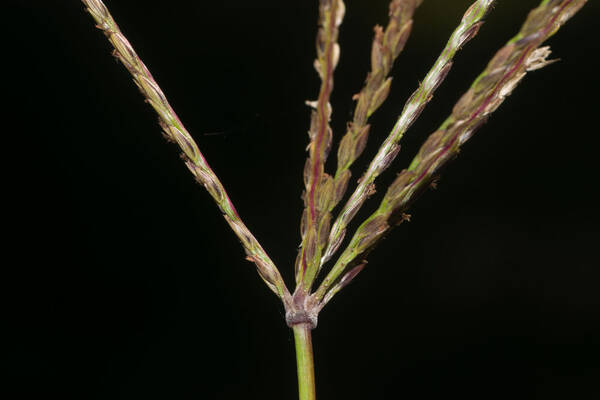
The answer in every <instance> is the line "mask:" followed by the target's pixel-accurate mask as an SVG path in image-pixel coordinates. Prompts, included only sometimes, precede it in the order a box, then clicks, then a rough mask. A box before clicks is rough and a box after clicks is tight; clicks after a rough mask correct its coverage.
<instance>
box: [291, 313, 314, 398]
mask: <svg viewBox="0 0 600 400" xmlns="http://www.w3.org/2000/svg"><path fill="white" fill-rule="evenodd" d="M292 329H293V330H294V341H295V342H296V362H297V364H298V393H299V399H300V400H315V399H316V398H317V395H316V393H315V367H314V361H313V349H312V339H311V336H310V330H311V327H310V324H297V325H294V326H293V328H292Z"/></svg>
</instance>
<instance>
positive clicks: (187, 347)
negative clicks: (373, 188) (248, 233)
mask: <svg viewBox="0 0 600 400" xmlns="http://www.w3.org/2000/svg"><path fill="white" fill-rule="evenodd" d="M316 3H317V1H316V0H313V1H300V0H296V1H269V0H255V1H252V2H247V1H237V0H235V1H226V2H225V1H224V2H218V1H215V2H208V1H184V0H169V1H166V2H162V1H160V2H159V1H157V2H150V1H133V0H132V1H125V0H120V1H116V0H106V4H107V6H108V7H109V8H110V10H111V11H112V13H113V15H114V17H115V19H116V20H117V22H118V23H119V24H120V26H121V29H122V30H123V31H124V33H125V35H126V36H127V37H128V38H129V40H130V41H131V42H132V44H133V45H134V47H135V48H136V50H137V51H138V53H139V54H140V56H141V57H142V59H143V60H144V61H145V63H146V64H147V65H148V67H149V68H150V70H151V71H152V73H153V75H154V77H155V78H156V79H157V81H158V82H159V84H160V85H161V86H162V88H163V90H164V91H165V93H166V94H167V96H168V98H169V99H170V100H171V102H172V105H173V107H174V108H175V109H176V110H177V112H178V114H179V116H180V117H181V119H182V120H183V121H184V123H185V124H186V126H187V127H188V129H189V130H190V131H191V132H192V134H193V135H194V137H195V138H196V140H197V141H198V144H199V146H200V148H201V149H202V151H203V152H204V155H205V156H206V158H207V159H208V161H209V163H210V164H211V166H212V167H213V169H214V170H215V171H216V173H217V174H218V175H219V177H220V178H221V180H222V181H223V182H224V184H225V186H226V187H227V189H228V191H229V194H230V197H231V198H232V199H233V201H234V203H235V204H236V207H237V209H238V211H239V213H240V215H241V216H242V218H243V219H244V221H245V222H246V224H247V225H248V226H249V227H250V229H251V230H252V231H253V232H254V233H255V235H256V236H257V238H258V239H259V240H260V241H261V243H262V244H263V246H264V247H265V249H267V251H268V252H269V253H270V254H271V257H272V258H273V260H274V261H275V262H276V263H277V265H278V266H279V268H280V269H281V270H282V273H283V275H284V277H285V278H286V281H287V282H288V285H291V282H292V281H293V276H292V268H293V267H292V265H293V260H294V258H295V253H296V247H297V245H298V243H299V231H298V223H299V219H300V214H301V209H302V202H301V200H300V194H301V192H302V187H301V182H302V178H301V176H302V166H303V163H304V159H305V156H306V153H305V152H304V148H305V146H306V144H307V140H308V137H307V135H306V131H307V129H308V118H309V110H308V109H307V107H306V106H305V105H304V104H303V103H304V101H305V100H307V99H310V100H312V99H314V98H315V97H316V95H317V91H318V84H319V81H318V78H317V75H316V73H315V72H314V70H313V68H312V60H313V58H314V36H315V32H316V16H317V8H316ZM590 3H591V4H588V5H587V6H586V7H585V8H584V9H583V10H582V11H581V12H580V13H579V14H578V15H577V16H576V17H575V18H574V19H573V20H571V21H570V22H568V24H567V25H566V26H565V27H563V29H561V31H559V33H558V34H557V35H556V36H554V37H553V38H552V39H551V40H550V41H549V43H550V44H551V46H552V49H553V50H554V53H553V55H554V57H558V58H560V59H561V61H560V62H559V63H555V64H553V65H551V66H549V67H547V68H544V69H543V70H541V71H536V72H535V73H531V74H529V75H528V76H527V78H526V79H525V81H524V82H523V84H522V85H520V86H519V87H518V88H517V90H516V91H515V92H514V93H513V96H511V97H510V98H509V99H508V100H507V101H506V102H505V104H503V105H502V106H501V108H500V109H499V110H498V111H497V112H496V113H495V114H494V115H493V117H492V118H491V120H490V121H489V122H488V123H487V124H486V126H484V127H483V129H481V130H480V131H479V132H478V133H477V134H476V135H475V137H474V138H473V139H472V140H471V142H470V143H469V144H467V145H466V146H465V148H464V149H463V151H462V153H461V155H460V157H459V158H458V160H457V161H455V162H454V163H453V164H452V165H451V166H450V167H449V168H448V169H447V170H446V171H445V173H444V175H443V177H442V179H441V181H440V183H439V186H438V189H437V191H434V192H428V193H426V194H425V195H424V196H423V197H422V198H421V199H420V200H419V201H418V202H417V203H416V204H415V206H414V207H413V209H412V210H411V214H412V215H413V218H412V221H411V222H410V223H409V224H403V225H402V226H401V227H400V228H398V229H397V230H396V231H395V232H393V233H392V234H391V235H390V236H389V237H388V239H387V240H386V241H384V242H383V243H382V244H381V245H380V247H379V248H378V249H377V250H376V251H374V252H373V253H372V255H371V256H370V258H369V261H370V263H369V265H368V268H366V269H365V271H364V272H363V273H362V274H361V275H360V276H359V277H358V278H357V280H356V281H355V282H354V283H353V284H352V285H351V286H349V287H348V288H347V289H345V290H344V291H343V292H341V293H340V294H339V295H338V296H337V297H336V298H335V299H334V300H333V302H332V303H330V304H329V305H328V306H327V307H326V308H325V310H324V311H323V312H322V314H321V316H320V321H319V327H318V328H317V329H316V330H315V331H314V333H313V339H314V345H315V358H316V371H317V372H316V373H317V392H318V396H319V398H321V399H363V398H383V399H388V398H389V399H395V398H447V397H451V396H452V397H457V398H466V399H471V398H473V399H475V398H477V399H500V398H502V399H507V398H510V399H558V398H561V399H590V398H597V397H596V396H600V389H599V387H600V386H599V385H598V380H599V379H600V361H599V360H600V316H599V313H598V312H599V306H600V293H599V290H598V288H599V287H600V270H599V264H600V263H599V262H598V258H597V254H598V251H597V249H598V240H599V239H600V234H599V233H598V224H599V223H600V218H599V217H598V212H597V204H598V200H599V191H598V188H597V185H598V183H597V181H598V167H597V158H598V145H599V144H600V141H599V140H598V130H597V128H596V121H597V118H598V100H597V99H598V89H599V87H600V85H599V78H598V72H597V71H598V57H597V53H598V51H599V50H600V45H599V43H598V33H597V32H598V30H597V24H598V22H597V20H598V17H599V16H600V13H599V11H600V8H599V6H598V3H597V2H590ZM7 4H8V6H9V7H8V10H6V8H5V10H4V17H3V20H4V22H3V24H4V26H5V28H8V33H7V34H6V35H5V36H4V39H3V44H4V45H3V50H4V51H3V53H4V54H3V64H4V65H5V66H8V67H9V68H10V70H9V72H7V73H5V75H4V80H5V82H4V86H5V87H6V88H7V89H6V90H4V95H5V100H6V99H8V106H7V105H5V106H4V108H3V115H4V130H3V139H4V140H3V146H2V149H3V153H4V154H3V164H4V165H3V169H2V172H3V186H4V195H3V197H4V198H5V200H7V201H6V203H5V206H4V207H3V227H4V231H5V235H6V238H5V239H4V243H3V255H4V257H3V258H4V260H5V266H4V268H3V269H4V271H5V272H7V273H8V277H7V278H6V279H5V280H4V282H5V284H6V285H7V286H8V288H7V289H8V291H5V293H8V297H7V299H6V301H5V306H6V309H7V310H6V314H5V315H6V319H5V321H6V323H7V331H8V332H9V333H10V334H11V335H10V339H8V340H5V345H6V348H7V350H8V355H9V356H8V358H5V362H6V363H7V367H8V370H9V378H10V379H11V381H12V383H13V384H14V385H11V386H12V388H11V389H10V390H11V394H10V396H9V397H6V398H11V399H17V398H31V396H32V395H33V394H38V395H44V396H45V397H48V396H51V395H60V396H61V397H62V398H64V399H203V398H207V399H239V398H251V399H293V398H295V397H296V377H295V358H294V349H293V338H292V335H291V331H290V330H289V329H288V328H287V327H286V325H285V323H284V320H283V310H282V308H281V307H280V305H279V304H278V302H277V299H276V298H275V297H274V296H273V295H272V294H271V293H270V292H269V291H268V290H267V289H266V288H265V286H264V285H263V283H262V282H261V281H260V280H259V279H258V277H257V274H256V272H255V270H254V267H253V265H252V264H250V263H248V262H246V261H244V260H243V251H242V249H241V247H240V246H239V244H238V242H237V239H236V238H235V236H234V235H233V234H232V233H231V232H230V231H229V229H228V227H227V225H226V224H225V222H224V221H223V219H222V218H221V216H220V215H219V212H218V211H217V209H216V207H215V206H214V204H213V203H212V200H211V198H210V197H209V196H208V195H207V194H206V193H205V191H204V190H203V189H202V188H201V187H200V186H198V185H197V184H195V183H194V181H193V179H192V177H191V175H190V174H189V172H188V171H187V170H186V168H185V167H184V166H183V164H182V163H181V161H180V159H179V157H178V152H177V150H176V148H175V147H174V146H173V145H169V144H167V143H166V142H165V140H164V139H163V138H162V137H161V134H160V129H159V127H158V125H157V124H156V117H155V116H154V115H153V112H152V110H151V108H150V107H148V106H147V105H146V104H144V102H143V101H142V98H141V96H140V94H139V93H138V91H137V89H136V88H135V86H134V84H133V83H132V82H131V79H130V78H129V77H128V75H127V73H126V71H125V69H124V68H123V67H122V66H121V65H118V64H117V63H116V62H115V60H114V59H113V58H112V57H111V56H110V48H109V45H108V43H107V41H106V40H105V38H104V37H103V36H102V34H101V33H100V31H98V30H96V29H94V28H93V21H92V19H91V18H90V17H89V15H87V14H86V13H85V12H84V11H83V6H82V4H80V2H78V1H75V0H73V1H59V0H47V1H46V0H45V1H41V0H31V1H14V0H13V1H10V0H9V1H8V3H7ZM469 4H470V1H467V0H456V1H454V0H453V1H448V0H426V1H425V2H424V4H423V5H422V6H421V8H420V9H419V11H418V12H417V14H416V17H415V29H414V32H413V35H412V37H411V39H410V40H409V42H408V45H407V48H406V49H405V51H404V53H403V55H402V56H401V57H400V59H399V61H398V63H397V64H396V67H395V69H394V71H393V74H394V77H395V80H394V84H393V89H392V94H391V96H390V98H389V99H388V101H387V102H386V104H385V106H384V107H383V109H382V110H381V112H379V113H377V114H376V116H375V117H374V118H373V121H372V122H373V127H374V128H373V130H372V136H371V141H370V143H371V146H370V147H368V150H367V151H366V153H365V155H364V156H363V157H362V158H361V159H360V162H358V163H357V165H356V168H354V169H353V171H354V176H355V177H358V176H359V175H360V171H361V170H362V169H363V168H364V166H365V165H366V162H367V161H368V160H369V159H370V157H372V156H373V155H374V153H375V151H376V149H377V143H378V142H380V141H381V140H383V138H384V137H385V135H386V133H387V132H389V130H390V128H391V127H392V125H393V123H394V121H395V117H396V116H397V115H398V113H399V110H400V109H401V107H402V105H403V102H404V101H405V99H406V98H407V97H408V95H409V94H410V93H411V92H412V91H413V90H414V89H415V88H416V85H417V84H418V81H419V79H421V78H422V77H423V76H424V75H425V73H426V72H427V70H428V67H429V66H430V65H431V64H432V63H433V61H434V60H435V58H436V56H437V54H438V53H439V51H440V50H441V49H442V48H443V46H444V44H445V40H446V39H447V37H448V36H449V34H450V33H451V31H452V29H453V28H454V27H455V26H456V24H457V23H458V21H459V20H460V17H461V15H462V13H463V12H464V10H465V9H466V8H467V6H468V5H469ZM536 4H537V1H535V0H522V1H516V0H515V1H508V0H505V1H499V2H498V5H497V7H496V8H495V9H494V11H493V12H492V13H491V14H490V15H489V17H488V18H487V23H486V24H485V25H484V27H483V29H482V30H481V32H480V35H479V36H478V37H477V38H476V39H475V40H474V41H472V42H471V43H469V44H468V45H467V46H466V47H465V49H464V50H463V51H462V52H461V53H459V55H458V57H457V61H456V63H455V66H454V68H453V70H452V72H451V73H450V75H449V77H448V79H447V81H446V82H445V83H444V84H443V85H442V87H441V88H440V89H439V90H438V92H437V94H436V96H435V98H434V100H433V101H432V102H431V103H430V106H429V107H428V108H427V109H426V111H425V112H424V113H423V115H422V117H421V119H420V120H419V121H418V122H417V123H416V124H415V125H414V126H413V128H412V129H411V130H410V132H409V133H408V134H407V136H406V138H405V140H404V141H403V143H404V145H403V146H404V147H403V151H402V153H401V155H400V156H399V158H398V159H397V160H396V162H395V163H394V164H393V166H392V168H391V170H390V171H389V173H386V174H385V175H384V176H383V177H382V178H381V179H380V181H379V182H380V185H379V193H378V195H379V196H381V195H382V194H383V193H384V188H385V185H386V184H387V183H389V182H390V181H391V179H393V176H394V171H395V172H398V171H400V169H401V168H403V167H404V166H406V165H407V163H408V162H409V161H410V159H411V157H412V156H413V155H414V154H415V152H416V150H417V149H418V146H419V144H420V143H421V142H422V141H423V140H424V139H425V137H426V136H427V134H428V133H430V132H432V131H433V130H434V129H435V128H436V127H437V126H438V125H439V124H440V123H441V122H442V121H443V120H444V119H445V117H446V116H447V115H448V113H449V111H450V110H451V107H452V105H453V104H454V102H455V101H456V100H457V99H458V97H459V96H460V94H462V93H463V92H464V91H465V90H466V89H467V88H468V86H469V84H470V82H471V81H472V80H473V79H474V78H475V77H476V76H477V74H478V72H479V71H481V70H482V69H483V68H484V67H485V65H486V62H487V60H489V58H490V57H491V56H492V55H493V54H494V52H495V51H496V50H497V49H498V48H499V47H500V46H502V44H503V43H504V42H506V40H508V39H509V38H510V37H511V36H512V35H514V34H515V33H516V32H517V31H518V28H519V26H520V24H521V22H522V21H523V19H524V17H525V15H526V14H527V11H528V10H529V9H531V8H532V7H534V6H535V5H536ZM347 8H348V11H347V15H346V20H345V22H344V24H343V26H342V30H341V36H340V42H341V48H342V55H341V59H340V65H339V67H338V69H337V72H336V76H335V84H336V86H335V92H334V94H333V97H332V104H333V106H334V115H333V121H332V125H333V127H334V132H335V134H334V135H335V136H334V137H335V138H336V139H339V137H340V136H341V132H342V131H343V128H344V125H345V121H346V120H347V118H348V116H349V114H350V113H351V110H352V101H351V96H352V94H353V93H355V92H357V91H358V90H359V89H360V86H361V84H362V81H363V79H364V76H365V74H366V71H367V68H368V54H369V49H370V41H371V37H372V27H373V25H375V24H376V23H380V24H384V23H386V21H387V16H386V15H387V1H379V0H378V1H374V0H354V1H350V0H348V1H347ZM215 132H222V133H220V134H209V133H215ZM332 154H335V153H334V152H332ZM331 159H332V161H334V157H333V156H332V157H331ZM375 197H377V196H375ZM376 203H377V200H373V201H371V202H370V203H368V205H367V207H366V210H365V212H364V213H362V214H359V217H361V216H362V217H363V218H364V216H366V215H368V212H369V211H372V210H373V208H374V206H375V205H376ZM358 219H360V218H358ZM3 358H4V357H3Z"/></svg>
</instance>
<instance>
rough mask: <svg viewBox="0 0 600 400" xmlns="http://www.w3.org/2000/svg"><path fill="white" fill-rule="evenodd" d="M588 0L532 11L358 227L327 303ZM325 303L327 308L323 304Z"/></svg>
mask: <svg viewBox="0 0 600 400" xmlns="http://www.w3.org/2000/svg"><path fill="white" fill-rule="evenodd" d="M586 1H587V0H544V1H542V3H541V4H540V6H539V7H537V8H536V9H534V10H532V11H531V13H530V14H529V16H528V18H527V20H526V21H525V23H524V24H523V26H522V28H521V30H520V32H519V33H518V34H517V35H516V36H515V37H514V38H513V39H511V40H510V41H509V42H508V43H507V44H506V45H505V46H504V47H503V48H501V49H500V50H499V51H498V52H497V53H496V55H495V56H494V57H493V58H492V60H491V61H490V62H489V64H488V65H487V67H486V68H485V70H484V71H483V72H482V73H481V74H480V75H479V77H477V79H476V80H475V81H474V82H473V84H472V85H471V88H470V89H469V90H468V91H467V92H466V93H465V94H464V95H463V96H462V97H461V99H460V100H459V101H458V103H457V104H456V105H455V106H454V108H453V110H452V114H451V115H450V117H449V118H448V119H447V120H446V121H445V122H444V123H443V124H442V126H441V127H440V128H439V129H438V130H437V131H435V132H434V133H432V134H431V135H430V136H429V138H428V139H427V141H426V142H425V143H424V144H423V146H422V147H421V149H420V150H419V152H418V154H417V156H416V157H415V158H414V159H413V161H412V162H411V164H410V166H409V168H408V169H406V170H403V171H402V172H401V173H400V174H399V175H398V177H397V178H396V180H395V181H394V182H393V183H392V185H391V186H390V187H389V188H388V190H387V192H386V195H385V197H384V199H383V200H382V202H381V204H380V206H379V208H378V209H377V210H376V211H375V212H374V213H373V214H372V215H371V216H370V217H369V218H367V220H366V221H365V222H364V223H363V224H362V225H361V226H360V227H359V228H358V229H357V231H356V233H355V235H354V236H353V238H352V240H351V242H350V244H349V245H348V247H347V248H346V249H345V250H344V252H343V253H342V254H341V255H340V257H339V259H338V261H337V263H336V265H335V266H334V267H333V269H332V270H331V272H330V273H329V275H328V276H327V277H326V278H325V280H324V281H323V283H322V284H321V286H320V287H319V288H318V290H317V291H316V292H315V295H314V296H315V298H316V299H317V300H318V301H321V302H322V303H323V302H327V301H329V300H330V299H331V297H333V295H334V294H335V292H337V291H338V290H339V288H338V286H336V284H337V283H338V282H340V278H341V277H342V276H344V274H345V273H347V271H349V269H350V268H351V267H352V266H353V265H355V263H356V261H355V260H358V259H360V260H362V259H364V257H365V256H366V254H367V253H368V252H369V251H370V250H371V249H372V248H373V246H375V245H376V244H377V243H378V241H379V240H380V239H381V238H382V237H383V235H384V234H385V233H386V232H387V231H388V230H389V229H390V228H391V227H392V226H394V225H395V224H398V223H400V222H402V221H403V220H405V219H406V214H404V212H405V211H406V209H407V207H408V206H409V205H410V204H411V203H412V202H413V201H414V200H415V199H416V198H417V197H418V195H419V194H420V193H421V192H423V190H425V189H426V188H427V187H428V186H429V185H430V183H431V182H432V181H433V179H434V178H435V176H436V174H437V173H438V172H439V170H440V168H442V167H443V166H444V165H445V164H446V163H447V162H448V161H449V160H451V159H453V158H455V157H456V155H457V154H458V151H459V149H460V147H461V145H462V144H463V143H464V142H465V141H467V140H468V139H469V138H470V137H471V135H472V134H473V133H474V132H475V131H476V130H477V129H478V128H479V127H481V125H483V123H484V122H485V121H486V120H487V118H488V117H489V115H490V114H491V113H492V112H494V111H495V110H496V109H497V108H498V107H499V106H500V104H501V103H502V102H503V101H504V100H505V98H506V97H507V96H508V95H510V94H511V92H512V91H513V89H514V88H515V87H516V85H518V84H519V82H520V81H521V80H522V79H523V77H524V76H525V75H526V73H527V72H528V71H533V70H536V69H539V68H542V67H544V66H545V65H547V64H549V63H550V62H551V61H549V60H548V59H547V57H548V56H549V55H550V50H549V48H548V47H540V46H541V44H542V43H543V42H544V41H545V40H546V39H548V38H549V37H550V36H552V35H553V34H554V33H555V32H556V31H557V30H558V29H559V28H560V27H561V25H562V24H564V23H565V22H566V21H567V20H568V19H569V18H570V17H572V16H573V15H574V14H575V13H576V12H577V11H578V10H579V9H580V8H581V7H582V6H583V5H584V4H585V3H586ZM323 305H324V304H322V305H321V306H323Z"/></svg>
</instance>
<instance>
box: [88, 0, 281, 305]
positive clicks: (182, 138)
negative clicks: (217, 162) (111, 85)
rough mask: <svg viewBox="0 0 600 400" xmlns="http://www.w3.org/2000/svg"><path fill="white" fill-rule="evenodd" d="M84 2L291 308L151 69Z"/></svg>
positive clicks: (97, 3)
mask: <svg viewBox="0 0 600 400" xmlns="http://www.w3.org/2000/svg"><path fill="white" fill-rule="evenodd" d="M82 1H83V3H84V4H85V6H86V7H87V11H88V12H89V13H90V14H91V16H92V17H93V18H94V20H95V21H96V23H97V27H98V28H99V29H101V30H102V31H103V32H104V34H105V35H106V37H107V38H108V41H109V42H110V43H111V44H112V46H113V47H114V52H113V54H114V56H115V57H116V58H117V59H118V60H120V61H121V62H122V63H123V65H124V66H125V68H127V70H128V71H129V73H130V74H131V76H132V77H133V80H134V82H135V84H136V85H137V87H138V88H139V89H140V91H141V92H142V94H143V95H144V97H145V98H146V102H147V103H149V104H150V105H151V106H152V107H153V108H154V110H155V111H156V113H157V114H158V119H159V123H160V126H161V127H162V129H163V131H164V134H165V137H166V138H167V139H168V140H170V141H172V142H174V143H176V144H177V145H178V146H179V148H180V149H181V150H182V158H183V160H184V162H185V164H186V166H187V167H188V168H189V170H190V171H191V172H192V174H193V175H194V177H195V178H196V180H197V181H198V182H199V183H200V184H201V185H203V186H204V187H205V188H206V190H207V191H208V193H209V194H210V195H211V196H212V198H213V199H214V201H215V202H216V203H217V206H218V207H219V209H220V210H221V212H222V213H223V217H224V218H225V220H226V221H227V223H228V224H229V226H230V227H231V229H232V230H233V232H234V233H235V234H236V235H237V237H238V238H239V240H240V242H241V243H242V246H243V247H244V250H245V252H246V259H247V260H249V261H252V262H254V264H256V268H257V270H258V273H259V275H260V277H261V278H262V279H263V280H264V281H265V283H266V284H267V286H268V287H269V288H270V289H271V290H272V291H273V292H275V294H277V295H278V296H279V297H280V298H281V300H282V301H283V302H284V304H288V303H289V302H290V298H291V296H290V294H289V291H288V289H287V288H286V286H285V283H284V281H283V278H282V277H281V274H280V273H279V271H278V270H277V267H276V266H275V264H274V263H273V261H271V259H270V258H269V256H268V255H267V253H266V252H265V251H264V250H263V248H262V247H261V245H260V244H259V243H258V241H257V240H256V238H255V237H254V235H252V233H251V232H250V230H249V229H248V228H247V227H246V225H244V223H243V222H242V220H241V219H240V217H239V215H238V213H237V212H236V210H235V207H234V206H233V203H232V202H231V200H230V199H229V196H228V195H227V192H226V191H225V188H224V187H223V185H222V184H221V182H220V181H219V179H218V178H217V176H216V175H215V173H214V172H213V171H212V169H211V168H210V166H209V165H208V163H207V162H206V160H205V159H204V157H203V155H202V153H201V152H200V150H199V149H198V145H197V144H196V143H195V142H194V139H193V138H192V136H191V135H190V133H189V132H188V131H187V130H186V129H185V127H184V126H183V124H182V123H181V121H180V120H179V118H178V117H177V115H176V114H175V111H173V109H172V108H171V105H170V104H169V102H168V101H167V98H166V97H165V95H164V93H163V92H162V90H161V89H160V87H159V86H158V84H157V83H156V81H155V80H154V78H153V77H152V75H151V74H150V71H149V70H148V68H146V66H145V65H144V63H143V62H142V60H141V59H140V58H139V56H138V55H137V53H136V52H135V50H134V49H133V47H132V46H131V44H130V43H129V41H128V40H127V39H126V38H125V36H124V35H123V34H122V33H121V31H120V29H119V27H118V26H117V24H116V22H115V21H114V19H113V17H112V16H111V15H110V13H109V11H108V9H107V8H106V6H105V5H104V4H103V3H102V1H101V0H82Z"/></svg>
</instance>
